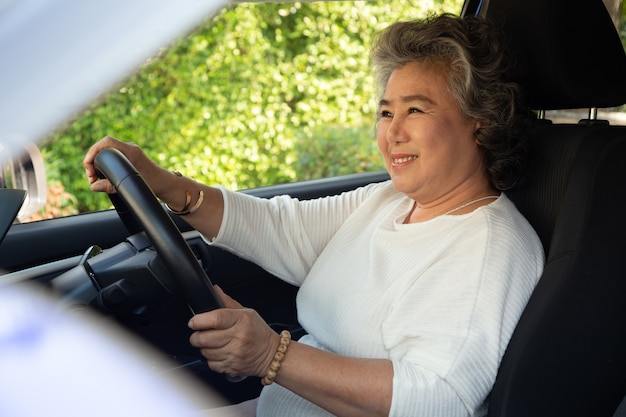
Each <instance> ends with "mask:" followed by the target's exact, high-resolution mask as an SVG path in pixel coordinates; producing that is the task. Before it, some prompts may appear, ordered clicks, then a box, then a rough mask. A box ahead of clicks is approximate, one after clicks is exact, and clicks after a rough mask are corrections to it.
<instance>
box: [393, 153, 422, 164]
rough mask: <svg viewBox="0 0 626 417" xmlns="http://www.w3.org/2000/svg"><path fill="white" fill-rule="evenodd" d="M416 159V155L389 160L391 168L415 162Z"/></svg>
mask: <svg viewBox="0 0 626 417" xmlns="http://www.w3.org/2000/svg"><path fill="white" fill-rule="evenodd" d="M416 159H417V155H408V156H402V157H400V158H391V163H392V165H393V166H401V165H404V164H407V163H409V162H411V161H415V160H416Z"/></svg>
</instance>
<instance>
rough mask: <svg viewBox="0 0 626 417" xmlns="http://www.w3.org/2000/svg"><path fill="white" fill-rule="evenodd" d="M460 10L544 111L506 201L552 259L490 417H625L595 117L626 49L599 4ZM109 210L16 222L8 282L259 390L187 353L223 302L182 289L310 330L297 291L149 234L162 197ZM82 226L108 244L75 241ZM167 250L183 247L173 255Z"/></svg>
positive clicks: (624, 139)
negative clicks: (180, 266) (198, 321)
mask: <svg viewBox="0 0 626 417" xmlns="http://www.w3.org/2000/svg"><path fill="white" fill-rule="evenodd" d="M462 14H464V15H480V16H485V17H487V18H489V19H492V20H494V21H496V22H500V23H501V25H502V28H503V31H504V33H505V35H506V36H507V39H508V40H509V42H510V45H511V47H512V48H513V50H514V51H515V52H516V53H517V54H518V55H519V56H520V57H523V64H524V68H525V71H524V72H523V73H522V74H521V75H520V78H519V80H518V81H519V83H520V84H521V86H522V88H523V91H524V92H525V95H526V99H527V101H528V102H529V104H530V106H531V107H532V109H533V110H536V111H537V113H538V115H539V117H538V118H537V120H536V121H535V123H534V125H533V127H532V129H531V132H530V136H529V141H530V152H531V161H530V165H529V170H528V174H527V178H526V180H525V182H524V183H523V184H522V185H520V186H519V187H517V188H515V189H514V190H511V191H509V192H507V195H509V197H510V198H511V200H512V201H513V202H514V203H515V204H516V206H517V207H518V208H519V210H520V211H521V212H522V213H523V214H524V215H525V216H526V218H527V219H528V220H529V222H530V223H531V224H532V225H533V227H534V228H535V230H536V231H537V233H538V235H539V237H540V238H541V241H542V243H543V245H544V249H545V253H546V265H545V270H544V273H543V275H542V277H541V279H540V281H539V284H538V285H537V287H536V289H535V291H534V293H533V295H532V296H531V298H530V300H529V302H528V305H527V307H526V309H525V311H524V313H523V315H522V317H521V319H520V321H519V323H518V325H517V328H516V330H515V332H514V334H513V336H512V338H511V341H510V343H509V345H508V348H507V350H506V352H505V353H504V358H503V361H502V363H501V365H500V368H499V371H498V376H497V379H496V382H495V385H494V388H493V391H492V393H491V395H490V407H489V416H490V417H522V416H533V417H542V416H545V417H548V416H549V417H554V416H581V417H582V416H594V417H605V416H606V417H617V416H625V415H626V406H624V405H622V406H620V404H622V402H623V401H624V402H626V268H625V264H624V258H622V256H625V254H626V216H624V214H623V213H622V211H623V210H624V207H626V163H624V161H623V160H622V159H623V158H624V157H625V156H626V126H614V125H611V124H610V123H609V122H608V121H606V120H600V119H598V117H597V114H598V113H597V110H598V109H602V108H612V107H617V106H621V105H624V104H625V103H626V76H625V75H626V53H625V52H624V46H623V45H622V43H621V41H620V37H619V35H618V32H617V30H616V28H615V25H614V23H613V21H612V20H611V18H610V16H609V13H608V12H607V9H606V7H605V6H604V4H603V2H602V0H549V1H548V0H467V1H466V3H465V5H464V7H463V11H462ZM581 108H584V109H589V115H588V117H587V118H585V119H582V120H580V121H579V122H578V123H567V124H564V123H555V122H553V121H551V120H549V119H547V118H545V112H546V111H549V110H561V109H581ZM103 164H104V165H105V166H104V167H103V170H104V171H106V170H108V169H109V168H110V167H111V166H112V167H113V168H111V170H112V173H111V174H110V175H116V173H117V172H119V171H117V169H118V168H115V167H116V166H117V165H119V164H120V162H119V161H117V160H113V161H110V162H106V161H105V162H103ZM116 164H117V165H116ZM121 164H122V165H123V162H121ZM130 169H131V170H132V167H131V168H130ZM387 178H388V176H387V174H386V173H384V172H372V173H368V174H355V175H350V176H345V177H339V178H334V179H324V180H314V181H307V182H304V183H294V184H286V185H276V186H270V187H262V188H257V189H252V190H246V191H242V192H246V193H250V194H254V195H257V196H260V197H271V196H273V195H277V194H290V195H292V196H294V197H298V198H301V199H307V198H316V197H320V196H325V195H331V194H336V193H340V192H343V191H346V190H350V189H353V188H356V187H358V186H361V185H364V184H368V183H371V182H378V181H384V180H386V179H387ZM133 186H134V185H133ZM142 194H144V191H130V192H129V195H131V196H132V195H140V196H141V195H142ZM131 200H132V198H131ZM146 200H150V198H149V196H148V197H146ZM154 201H155V202H156V200H154ZM113 203H114V205H115V208H116V210H109V211H105V212H97V213H89V214H87V215H79V216H73V217H70V218H61V219H56V220H54V221H50V222H48V221H47V222H41V223H37V224H21V225H18V226H19V227H13V228H11V230H9V231H8V233H7V234H6V238H5V240H4V242H3V247H1V248H2V250H0V265H1V266H2V268H4V269H5V270H7V271H9V272H8V273H7V274H5V275H4V276H3V277H2V280H5V279H6V280H7V281H10V282H21V281H32V280H36V281H39V282H41V283H42V284H45V285H46V286H47V287H48V288H50V287H52V288H53V289H54V290H56V291H57V292H59V293H61V294H63V301H64V302H67V303H68V304H74V305H76V304H80V305H83V304H89V305H92V306H95V307H97V308H98V309H99V310H101V311H103V312H104V313H105V314H107V315H109V316H111V317H112V318H113V319H114V320H116V321H117V322H119V323H120V324H121V325H123V326H124V327H126V328H127V329H129V330H130V331H131V332H132V333H134V334H137V335H139V336H140V337H141V338H143V339H145V340H147V341H148V342H149V343H150V344H151V345H154V346H156V347H157V348H158V349H159V350H161V351H162V352H164V353H166V354H167V355H168V356H169V357H171V358H172V359H174V360H176V361H177V362H178V363H179V364H180V366H179V367H176V368H175V369H173V370H171V372H179V371H184V372H190V373H192V374H193V375H195V377H196V378H197V379H198V381H199V383H206V384H207V385H208V386H210V387H211V388H212V389H214V390H216V391H218V392H219V393H220V394H222V395H223V396H225V398H227V399H228V400H229V401H231V402H233V403H235V402H239V401H242V400H246V399H250V398H253V397H255V396H257V395H258V392H259V391H260V388H261V384H260V383H259V380H258V379H257V378H247V379H246V380H244V381H241V382H238V383H234V382H232V381H229V380H227V378H225V377H224V376H222V375H218V374H215V373H213V372H211V371H210V370H209V369H208V368H207V367H206V364H205V363H204V361H203V360H202V359H201V357H200V356H199V354H198V352H196V351H194V349H193V348H192V347H191V346H190V345H189V344H188V342H187V340H188V336H189V331H188V329H187V327H186V325H185V324H186V322H187V320H188V318H189V314H190V311H189V306H191V308H192V310H194V309H195V308H197V309H206V308H213V307H214V306H211V305H209V306H198V307H195V301H191V300H190V298H193V295H186V294H190V293H191V294H195V295H196V296H197V294H202V295H207V297H208V296H209V295H210V292H211V291H212V289H211V288H210V285H207V283H208V282H209V281H208V280H207V279H206V277H208V278H209V279H210V281H211V282H212V283H213V284H219V285H220V286H222V287H223V288H225V290H226V291H227V292H228V293H229V294H230V295H231V296H233V298H235V299H237V300H238V301H240V302H241V303H242V304H243V305H246V306H249V307H251V308H255V309H256V310H257V311H259V313H260V314H261V315H262V316H263V317H264V318H265V319H266V321H267V322H268V323H270V324H272V325H274V326H275V327H276V329H279V328H280V329H283V328H287V329H290V330H292V332H293V334H294V338H297V337H298V335H300V334H302V332H303V330H302V329H301V328H300V326H299V324H298V320H297V315H296V311H295V294H296V291H297V289H296V288H295V287H293V286H291V285H289V284H285V283H283V282H281V281H279V280H278V279H275V278H274V277H272V276H271V275H270V274H269V273H267V272H266V271H263V270H262V269H261V268H259V267H258V266H256V265H253V264H251V263H249V262H246V261H244V260H242V259H240V258H237V257H236V256H235V255H233V254H230V253H227V252H225V251H222V250H220V249H217V248H215V247H212V246H210V245H207V244H206V242H205V241H204V240H203V239H202V237H201V236H200V235H199V234H198V233H197V232H195V231H194V230H191V228H190V227H189V226H188V225H187V224H186V223H185V222H184V220H183V219H182V218H180V217H177V216H172V217H171V221H172V222H173V223H172V224H175V225H176V227H177V228H178V230H180V231H181V232H182V236H183V237H184V239H182V240H181V239H180V235H179V234H178V232H177V231H176V230H175V229H171V228H170V225H168V221H169V219H162V220H163V224H164V226H163V227H162V228H160V226H158V225H157V226H154V227H155V230H150V229H151V228H152V227H153V225H154V223H156V222H155V221H154V219H155V218H156V217H158V216H161V214H159V213H161V212H162V213H165V211H163V210H162V207H159V205H158V204H157V206H156V207H155V206H154V204H153V202H150V201H146V202H138V203H134V202H133V201H113ZM146 207H150V210H151V211H149V212H147V211H145V210H146ZM159 210H161V212H159ZM141 213H143V215H144V216H145V219H143V220H141V218H140V217H141ZM120 218H121V219H122V220H120ZM138 218H139V220H138ZM84 228H89V229H90V230H91V231H92V233H91V235H92V236H98V242H93V241H90V237H89V236H86V235H85V234H84V233H80V230H81V229H84ZM142 231H145V232H146V233H145V234H144V233H142ZM146 235H147V238H146ZM60 239H63V240H64V242H65V243H64V245H65V246H66V247H67V246H71V247H73V248H81V252H80V253H76V254H73V255H72V256H67V253H63V252H62V249H61V248H58V245H55V243H56V242H58V241H59V240H60ZM119 242H122V243H119ZM172 242H177V243H175V244H172ZM96 245H97V246H96ZM172 246H175V247H176V248H177V249H176V250H178V249H180V250H181V251H182V252H171V249H169V248H171V247H172ZM100 247H101V248H104V249H100ZM153 247H154V248H155V249H156V252H158V253H159V255H160V257H156V256H155V250H153V249H152V248H153ZM23 248H29V249H28V250H25V249H23ZM187 248H188V249H189V250H190V251H191V252H188V253H187V252H185V251H186V250H187ZM34 252H36V253H38V256H37V260H38V261H37V262H38V265H37V266H35V265H34V264H32V260H31V258H32V254H33V253H34ZM103 254H104V255H103ZM189 254H191V260H190V261H188V262H186V264H187V265H191V264H196V266H197V265H199V266H201V268H199V269H200V270H199V271H197V270H196V271H194V272H189V273H187V274H186V275H193V276H194V277H201V279H200V281H199V282H195V283H191V284H189V285H190V287H189V288H187V289H186V290H183V291H181V290H180V289H178V285H177V284H176V283H173V282H172V280H171V279H170V278H167V277H168V276H169V275H170V274H169V273H168V271H170V269H168V265H167V263H168V260H167V258H168V257H172V256H173V257H174V258H173V260H172V261H170V262H176V259H181V257H188V256H189ZM196 261H198V262H197V263H196ZM86 271H87V273H88V274H91V276H95V277H97V281H98V285H97V286H95V285H92V283H91V281H90V280H89V279H87V280H86V278H85V277H86V276H87V275H88V274H86ZM129 271H131V272H132V274H131V273H129ZM130 275H133V278H132V279H130V278H127V277H130ZM202 277H204V278H202ZM203 279H204V281H202V280H203ZM179 284H180V283H179ZM185 285H186V284H183V287H184V286H185ZM73 300H74V301H73ZM76 300H78V301H76ZM199 303H201V304H202V301H201V300H200V301H199ZM209 304H210V303H209ZM194 311H196V310H194Z"/></svg>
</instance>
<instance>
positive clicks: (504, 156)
mask: <svg viewBox="0 0 626 417" xmlns="http://www.w3.org/2000/svg"><path fill="white" fill-rule="evenodd" d="M371 61H372V65H373V68H374V71H375V75H376V82H377V88H378V92H379V94H380V95H381V96H382V94H383V93H384V91H385V88H386V86H387V82H388V81H389V77H390V76H391V73H392V72H393V71H395V70H396V69H398V68H400V67H402V66H404V65H406V64H408V63H410V62H414V61H420V62H435V63H441V64H443V65H444V68H447V69H448V71H447V85H448V88H449V91H450V93H451V94H452V96H453V97H454V98H455V100H456V101H457V103H458V105H459V108H460V110H461V112H462V113H463V114H464V115H465V116H466V117H468V118H470V119H476V120H479V121H481V127H480V128H479V129H478V130H477V131H476V132H475V139H476V142H477V144H478V146H479V147H480V148H481V149H482V151H483V155H484V158H485V165H486V168H487V175H488V177H489V179H490V181H491V184H492V185H493V186H494V187H496V188H497V189H499V190H507V189H510V188H513V187H514V186H515V185H517V184H518V183H519V182H520V180H521V179H522V177H523V173H524V171H525V168H526V163H527V150H526V149H527V148H526V142H525V135H524V132H525V129H526V128H527V125H528V123H527V122H528V121H529V120H530V117H529V116H530V112H529V111H528V110H527V109H526V107H525V106H524V105H523V103H522V100H521V93H520V89H519V86H518V84H516V83H515V82H512V81H511V80H510V78H509V77H510V75H511V74H512V72H511V71H512V69H514V68H516V67H515V65H514V64H515V61H514V59H513V56H512V55H511V54H510V53H509V52H508V50H507V49H506V46H505V45H504V43H503V41H502V35H501V33H500V30H499V28H497V27H496V26H494V25H492V24H490V23H489V22H488V21H486V20H485V19H483V18H480V17H474V16H467V17H458V16H454V15H450V14H444V15H440V16H431V17H428V18H426V19H424V20H416V21H408V22H398V23H395V24H392V25H391V26H389V27H388V28H387V29H385V30H383V31H382V32H381V33H380V34H379V35H378V37H377V39H376V41H375V43H374V45H373V47H372V50H371Z"/></svg>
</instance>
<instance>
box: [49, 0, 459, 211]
mask: <svg viewBox="0 0 626 417" xmlns="http://www.w3.org/2000/svg"><path fill="white" fill-rule="evenodd" d="M460 5H461V1H460V0H440V1H437V0H430V1H421V2H411V1H407V0H392V1H390V0H381V1H373V2H320V3H297V2H296V3H261V4H246V3H244V4H241V5H238V6H236V7H231V8H227V9H225V10H223V11H222V12H221V13H220V14H219V15H218V16H216V17H214V18H213V19H211V20H210V21H208V22H207V24H206V25H204V26H203V27H201V28H199V29H198V30H197V31H195V32H194V33H193V34H191V35H190V36H188V37H186V38H185V39H183V40H181V41H180V42H178V43H177V44H176V45H174V46H173V47H172V48H170V49H169V50H167V51H164V52H163V53H162V54H161V55H160V56H158V57H155V59H153V60H151V61H150V62H148V63H146V65H145V66H144V68H143V69H142V71H140V72H139V73H138V74H136V75H134V76H133V77H132V78H130V79H129V80H127V81H126V82H125V83H124V84H123V85H122V86H120V87H119V88H118V89H117V90H116V91H114V92H112V93H110V94H109V95H107V96H106V97H104V98H103V100H102V101H101V102H100V103H98V104H97V105H95V106H93V107H91V108H89V109H88V110H87V111H86V112H85V113H84V114H83V115H81V116H80V117H79V118H78V119H76V120H75V121H74V122H73V123H72V124H70V125H69V126H67V127H66V128H65V129H63V130H62V131H61V132H59V133H57V134H55V135H54V136H53V137H52V138H51V139H50V142H51V143H52V144H53V145H52V146H51V147H50V148H49V149H48V151H47V152H46V155H47V158H46V159H47V161H48V163H50V164H53V165H54V167H55V168H54V169H53V170H51V174H56V175H58V178H53V179H59V180H61V181H63V184H64V186H65V189H66V191H68V192H70V193H71V194H73V195H75V196H76V198H77V201H78V202H79V203H78V208H79V210H80V211H86V210H94V209H100V208H105V207H108V206H109V202H108V200H107V199H106V197H105V196H103V195H101V194H95V193H91V192H90V191H89V190H88V185H87V182H86V180H85V178H84V173H83V168H82V166H81V161H82V158H83V155H84V154H85V152H86V151H87V149H88V148H89V146H91V144H93V143H94V142H95V141H96V140H98V139H99V138H101V137H103V136H105V135H110V136H114V137H117V138H119V139H121V140H126V141H133V142H135V143H138V144H139V145H141V146H142V147H143V148H144V150H145V151H146V153H147V154H148V155H150V156H151V157H152V158H154V159H155V160H157V161H158V163H160V164H161V165H163V166H164V167H166V168H169V169H176V170H179V171H182V172H184V173H185V174H186V175H188V176H191V177H193V178H195V179H197V180H199V181H203V182H206V183H209V184H221V185H224V186H225V187H228V188H232V189H243V188H249V187H255V186H261V185H269V184H277V183H283V182H290V181H294V180H302V179H310V178H319V177H322V176H328V175H338V174H344V173H353V172H362V171H367V170H372V169H379V168H382V165H381V163H380V162H379V156H378V153H377V150H376V145H375V140H374V135H373V123H374V112H375V103H374V99H375V96H374V95H375V91H374V86H373V82H372V77H371V74H370V69H369V60H368V58H369V57H368V50H369V45H370V43H371V40H372V36H373V35H374V34H375V33H376V32H377V31H379V30H380V29H382V28H383V27H385V26H387V25H388V24H389V23H390V22H392V21H395V20H399V19H409V18H414V17H418V16H424V15H425V13H426V11H427V10H428V12H429V13H432V12H439V11H442V10H447V11H452V12H455V13H458V12H459V11H460Z"/></svg>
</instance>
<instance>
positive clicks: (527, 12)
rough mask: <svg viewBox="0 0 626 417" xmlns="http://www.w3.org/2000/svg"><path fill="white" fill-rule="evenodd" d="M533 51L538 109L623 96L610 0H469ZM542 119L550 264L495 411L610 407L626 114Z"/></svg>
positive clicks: (534, 187)
mask: <svg viewBox="0 0 626 417" xmlns="http://www.w3.org/2000/svg"><path fill="white" fill-rule="evenodd" d="M463 14H475V15H482V16H486V17H487V18H490V19H492V20H494V21H496V22H499V23H501V24H502V27H503V30H504V32H505V35H506V36H507V37H508V39H509V41H510V44H511V47H512V48H513V49H514V50H516V51H517V52H518V53H520V56H523V57H524V59H525V67H526V68H525V69H526V72H525V74H524V75H522V76H520V78H519V80H518V81H519V82H520V84H521V85H522V87H523V90H524V91H525V93H526V94H527V100H528V102H529V103H530V105H531V106H532V108H533V109H535V110H539V111H543V110H554V109H574V108H590V109H594V108H604V107H614V106H619V105H622V104H624V103H626V55H625V53H624V48H623V46H622V44H621V42H620V40H619V36H618V35H617V31H616V29H615V26H614V24H613V22H612V21H611V19H610V17H609V15H608V12H607V11H606V8H605V7H604V5H603V3H602V1H601V0H483V1H468V2H467V3H466V5H465V7H464V10H463ZM595 114H596V113H595V111H591V112H590V118H589V119H586V120H581V121H580V122H579V123H578V124H554V123H552V122H550V121H547V120H539V121H537V125H536V126H534V127H533V129H532V132H531V135H530V147H531V153H532V154H531V162H530V166H529V171H528V177H527V179H526V182H525V183H524V184H523V185H522V186H520V187H518V188H517V189H515V190H513V191H511V192H509V193H507V194H508V195H509V196H510V198H511V199H512V200H513V201H514V202H515V204H516V205H517V207H518V208H519V210H520V211H521V212H522V213H523V214H524V215H525V216H526V217H527V219H528V220H529V221H530V223H531V224H532V225H533V226H534V227H535V229H536V231H537V233H538V235H539V237H540V238H541V240H542V243H543V245H544V248H545V251H546V265H545V270H544V273H543V275H542V277H541V279H540V281H539V283H538V285H537V287H536V289H535V291H534V292H533V294H532V296H531V298H530V300H529V302H528V305H527V306H526V309H525V310H524V312H523V314H522V316H521V318H520V321H519V323H518V325H517V327H516V329H515V332H514V334H513V336H512V338H511V341H510V343H509V345H508V348H507V350H506V352H505V354H504V358H503V360H502V363H501V365H500V368H499V371H498V376H497V379H496V382H495V385H494V387H493V390H492V393H491V395H490V407H489V416H490V417H521V416H527V417H530V416H532V417H544V416H545V417H548V416H549V417H560V416H568V417H576V416H593V417H604V416H607V417H610V416H613V415H614V413H615V411H616V409H617V408H618V406H619V404H620V402H621V401H622V399H623V398H624V396H625V394H626V161H625V158H626V126H610V125H609V124H608V122H605V121H599V120H595V119H594V116H595Z"/></svg>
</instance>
